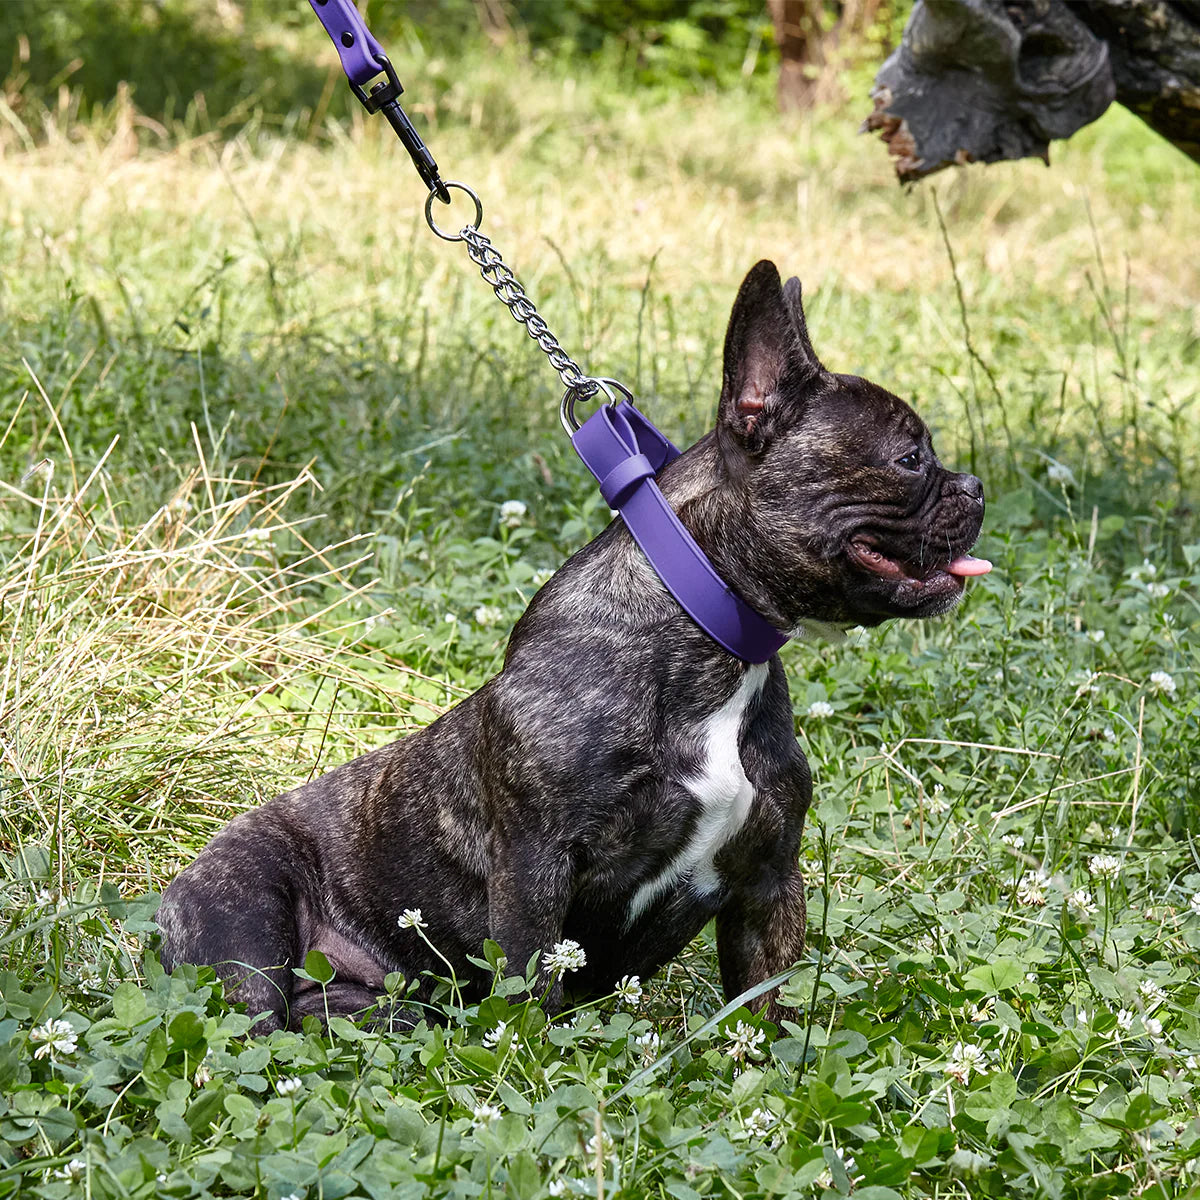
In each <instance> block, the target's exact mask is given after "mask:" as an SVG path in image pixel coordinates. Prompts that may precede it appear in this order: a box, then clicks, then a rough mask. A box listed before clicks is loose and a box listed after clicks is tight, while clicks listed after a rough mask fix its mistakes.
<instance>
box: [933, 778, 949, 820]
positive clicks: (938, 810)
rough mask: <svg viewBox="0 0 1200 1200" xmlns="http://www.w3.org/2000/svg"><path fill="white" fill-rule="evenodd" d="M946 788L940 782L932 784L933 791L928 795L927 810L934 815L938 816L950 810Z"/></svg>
mask: <svg viewBox="0 0 1200 1200" xmlns="http://www.w3.org/2000/svg"><path fill="white" fill-rule="evenodd" d="M945 793H946V789H945V787H944V786H943V785H942V784H940V783H935V784H934V785H933V791H932V792H931V793H930V795H929V811H930V813H931V814H932V815H933V816H935V817H940V816H941V815H942V813H946V812H949V811H950V803H949V801H948V800H947V799H946V795H945Z"/></svg>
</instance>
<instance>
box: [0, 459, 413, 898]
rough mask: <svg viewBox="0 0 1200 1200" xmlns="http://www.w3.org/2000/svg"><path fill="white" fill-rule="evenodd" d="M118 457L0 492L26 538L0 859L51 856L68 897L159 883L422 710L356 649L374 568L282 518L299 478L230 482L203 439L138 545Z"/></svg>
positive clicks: (0, 712)
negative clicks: (102, 885) (218, 834)
mask: <svg viewBox="0 0 1200 1200" xmlns="http://www.w3.org/2000/svg"><path fill="white" fill-rule="evenodd" d="M116 445H117V439H115V438H114V440H113V444H112V445H110V446H109V448H108V452H107V453H106V454H104V455H103V456H102V457H101V458H100V460H99V462H98V463H97V464H96V465H95V466H94V467H93V469H92V470H91V471H90V472H89V473H88V474H87V476H86V477H83V478H79V477H74V478H72V477H71V476H72V471H71V469H70V468H71V467H72V466H73V463H71V462H70V460H68V469H67V470H65V471H56V470H55V469H54V464H53V461H52V460H51V459H46V460H43V462H42V463H40V464H38V465H37V466H35V467H34V468H33V469H32V470H31V471H29V472H28V474H27V475H26V476H25V477H24V478H23V479H21V481H20V482H19V483H18V484H16V485H14V484H11V483H4V482H0V493H2V494H0V520H2V521H3V523H4V525H5V527H7V528H10V529H12V528H19V527H21V526H22V525H24V526H25V527H26V528H25V531H24V532H22V533H20V534H13V535H10V536H9V537H8V538H7V539H5V541H4V543H3V544H0V552H2V555H3V567H0V614H3V616H2V623H3V627H4V638H5V642H6V646H7V651H8V653H7V656H6V658H5V661H4V664H3V667H2V668H0V756H2V759H3V767H4V776H5V781H4V786H5V795H4V804H3V815H2V817H0V846H2V847H3V849H4V850H6V851H8V852H12V851H13V850H15V849H16V848H18V847H25V846H28V845H29V844H31V843H33V844H37V845H39V846H41V847H43V848H46V849H49V850H50V851H51V857H52V861H53V863H54V869H55V871H56V873H57V885H58V887H59V888H60V889H64V888H65V887H66V883H67V880H66V879H65V878H64V875H65V873H66V872H67V870H68V866H69V869H70V872H71V873H72V874H75V873H78V874H80V875H83V876H92V877H96V876H105V875H107V876H110V877H111V876H113V875H117V876H129V875H133V876H134V877H137V876H139V875H140V876H141V881H142V883H143V885H145V884H146V883H147V882H149V881H151V880H154V881H159V880H161V879H163V878H164V877H165V876H169V874H170V873H171V871H172V870H173V868H174V865H175V862H176V855H177V854H178V853H179V852H180V850H181V849H184V848H185V847H186V845H187V844H188V843H189V842H192V841H193V840H196V839H199V840H203V838H205V837H206V836H208V835H209V834H210V833H211V832H212V830H214V829H215V828H216V827H218V826H219V825H220V824H222V823H224V822H225V821H226V820H228V818H229V817H230V816H231V815H233V813H234V812H236V811H237V810H238V809H239V808H241V807H245V806H248V805H250V804H252V803H255V802H257V801H260V800H261V799H263V798H265V797H266V796H269V795H270V794H271V793H272V791H277V790H280V788H281V787H283V786H286V785H287V784H288V783H291V782H297V781H301V780H303V779H304V778H305V777H306V776H308V775H311V774H313V773H315V772H317V771H318V770H321V769H325V768H326V767H327V766H329V765H332V763H331V760H332V761H340V760H342V759H344V758H346V757H350V756H351V755H353V754H356V753H361V752H363V751H365V750H366V749H369V748H371V747H372V746H374V745H379V744H381V743H382V742H383V741H384V740H388V739H390V738H392V737H395V736H398V735H399V734H402V733H403V732H405V731H406V730H407V729H408V728H410V727H411V725H412V723H413V721H414V719H420V720H422V721H423V720H427V719H428V716H429V714H430V711H431V710H432V711H436V708H435V704H434V703H433V702H432V701H431V699H430V694H431V689H430V688H429V687H428V686H427V685H425V684H424V682H423V681H422V680H421V679H420V678H419V677H418V676H417V675H416V673H415V672H413V671H412V670H411V669H408V668H405V667H404V666H403V665H402V664H400V663H398V662H395V661H388V660H387V657H386V656H382V655H380V654H378V653H377V652H376V653H374V654H370V655H368V654H366V653H364V652H362V651H360V650H359V649H356V642H357V641H358V640H359V639H360V637H361V634H362V632H363V625H364V617H363V616H361V615H359V616H351V615H349V614H348V613H347V611H346V610H347V609H348V607H349V606H351V605H352V604H353V603H354V602H355V601H356V600H357V599H358V598H359V597H361V595H362V592H363V588H362V587H361V586H353V585H351V584H350V583H349V574H350V573H351V572H352V571H353V569H354V567H355V566H356V565H358V564H359V563H362V562H363V561H365V559H366V558H367V557H369V556H368V555H367V554H366V552H365V546H364V544H363V542H362V539H357V538H356V539H353V541H352V543H351V544H343V545H331V546H320V547H318V546H315V545H312V544H311V543H309V541H308V539H307V534H306V528H305V527H306V525H307V524H309V523H310V522H311V518H303V519H293V518H291V517H290V516H289V507H293V508H294V507H295V506H296V504H295V501H296V499H297V496H298V495H300V494H309V493H312V492H313V491H314V489H315V488H316V481H315V480H314V478H313V476H312V474H311V472H310V471H308V470H305V471H302V472H301V473H299V474H298V475H297V476H296V477H295V478H294V479H292V480H290V481H288V482H287V483H283V484H277V485H260V484H257V483H256V482H255V481H254V479H252V478H238V477H233V476H228V475H225V474H223V473H222V472H221V471H219V470H218V469H215V468H213V467H211V466H210V465H209V464H207V463H206V462H205V461H204V457H203V453H202V452H201V451H200V445H199V440H198V438H197V450H198V457H199V459H200V461H199V465H198V466H197V467H196V468H194V469H193V470H191V471H190V473H188V475H187V476H186V477H185V479H184V480H183V481H182V483H181V484H180V485H179V487H178V489H177V490H176V492H175V495H174V496H173V498H172V499H171V500H170V502H169V503H167V504H165V505H163V506H162V507H160V508H158V509H157V510H156V511H155V512H154V513H153V515H152V516H150V517H149V519H147V520H145V521H141V522H139V523H138V524H136V525H133V526H130V525H129V523H128V519H127V515H126V513H127V510H128V507H129V505H128V497H126V496H125V495H124V494H123V491H124V488H123V486H122V485H120V484H117V483H114V481H113V480H112V479H111V478H110V476H109V474H108V468H107V464H108V461H109V459H110V457H111V455H112V453H113V451H114V449H115V447H116ZM2 449H3V445H2V444H0V450H2ZM64 476H66V477H65V478H64ZM355 551H356V552H357V553H354V552H355ZM359 607H360V609H361V606H359ZM366 620H369V618H366ZM414 684H415V685H416V688H418V689H422V688H423V690H424V692H425V693H426V694H425V696H424V698H423V699H419V698H418V697H417V696H416V695H415V694H414V691H413V690H412V688H413V685H414ZM331 724H335V725H336V729H337V738H336V739H334V741H333V742H329V741H328V738H327V735H328V731H329V727H330V725H331ZM181 831H187V832H186V833H184V834H183V836H182V837H181ZM110 860H112V861H110Z"/></svg>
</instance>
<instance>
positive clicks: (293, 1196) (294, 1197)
mask: <svg viewBox="0 0 1200 1200" xmlns="http://www.w3.org/2000/svg"><path fill="white" fill-rule="evenodd" d="M306 1195H308V1193H307V1192H288V1194H287V1195H286V1196H280V1197H279V1200H304V1197H305V1196H306Z"/></svg>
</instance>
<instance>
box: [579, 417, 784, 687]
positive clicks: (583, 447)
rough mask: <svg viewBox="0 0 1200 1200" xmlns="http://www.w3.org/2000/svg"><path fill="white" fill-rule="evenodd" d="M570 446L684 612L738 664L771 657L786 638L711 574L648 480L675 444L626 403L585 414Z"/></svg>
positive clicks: (670, 456) (672, 452)
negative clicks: (587, 416)
mask: <svg viewBox="0 0 1200 1200" xmlns="http://www.w3.org/2000/svg"><path fill="white" fill-rule="evenodd" d="M571 445H573V446H574V447H575V452H576V453H577V454H578V455H579V457H580V458H581V459H583V464H584V466H585V467H587V469H588V470H589V471H591V473H592V474H593V475H594V476H595V477H596V480H597V482H598V483H599V484H600V494H601V495H602V496H603V497H604V499H605V501H606V502H607V504H608V506H609V508H614V509H616V510H617V512H619V513H620V514H621V517H622V519H623V520H624V522H625V525H626V526H627V528H628V529H629V532H630V533H631V534H633V540H634V541H635V542H637V544H638V545H639V546H640V547H641V548H642V552H643V553H644V554H645V555H646V557H647V558H648V559H649V560H650V565H651V566H652V567H653V568H654V569H655V571H657V572H658V577H659V578H660V579H661V580H662V581H663V583H664V584H665V585H666V588H667V591H669V592H670V593H671V595H672V596H674V597H675V599H676V600H678V601H679V604H680V605H681V606H682V608H683V610H684V612H686V613H687V615H688V616H689V617H691V618H692V620H693V621H695V622H696V624H697V625H699V626H700V628H701V629H703V630H704V632H705V633H707V634H708V636H709V637H711V638H712V639H713V641H715V642H717V644H718V645H720V646H723V647H724V648H725V649H726V650H728V651H729V653H730V654H732V655H734V656H735V657H737V658H740V659H742V660H743V662H749V663H764V662H766V661H767V659H769V658H771V657H772V655H774V654H775V653H776V652H777V651H778V650H779V648H780V647H781V646H782V645H783V644H784V643H785V642H786V641H787V640H788V635H787V634H786V633H780V632H779V630H778V629H776V628H775V626H774V625H772V624H771V623H770V622H769V621H768V620H767V619H766V618H765V617H763V616H762V615H760V614H759V613H757V612H755V610H754V609H752V608H751V607H750V606H749V605H748V604H747V603H746V602H745V601H744V600H743V599H742V598H741V597H740V596H739V595H737V593H736V592H734V591H733V589H732V588H730V586H729V585H728V584H727V583H726V582H725V581H724V580H723V579H722V578H721V577H720V576H719V575H718V574H717V572H716V571H715V570H714V569H713V565H712V563H710V562H709V561H708V558H707V556H706V555H705V553H704V551H703V550H701V549H700V547H699V546H698V545H697V544H696V540H695V538H693V537H692V535H691V534H690V533H688V531H687V530H686V529H685V528H684V527H683V523H682V522H681V521H680V520H679V518H678V517H677V516H676V515H675V513H674V511H673V510H672V508H671V506H670V505H669V504H668V503H667V499H666V497H665V496H664V495H663V494H662V492H661V491H660V490H659V486H658V484H657V483H656V482H655V479H654V477H655V475H657V474H658V472H659V471H660V470H662V468H663V467H665V466H666V465H667V463H669V462H670V461H671V460H672V459H673V458H678V457H679V451H678V450H677V449H676V448H675V446H673V445H672V444H671V442H670V441H669V440H668V439H667V438H666V437H665V436H664V435H663V434H662V433H660V432H659V431H658V430H657V429H655V427H654V426H653V425H652V424H651V423H650V422H649V421H648V420H647V419H646V418H645V417H644V416H643V415H642V414H641V413H640V412H638V410H637V409H636V408H634V406H633V405H632V404H630V403H629V402H628V401H627V400H621V401H619V402H618V403H616V404H605V405H603V406H602V407H601V408H600V409H598V410H597V411H596V412H595V413H593V414H592V415H591V416H590V417H589V418H588V419H587V420H586V421H585V422H584V423H583V424H582V425H581V426H580V427H579V428H578V429H577V430H576V431H575V433H574V434H572V436H571Z"/></svg>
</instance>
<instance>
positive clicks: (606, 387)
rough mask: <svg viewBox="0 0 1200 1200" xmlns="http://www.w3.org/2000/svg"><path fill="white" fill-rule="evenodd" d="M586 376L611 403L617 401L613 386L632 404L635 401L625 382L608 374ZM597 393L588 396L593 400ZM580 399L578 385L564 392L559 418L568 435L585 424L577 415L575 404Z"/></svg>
mask: <svg viewBox="0 0 1200 1200" xmlns="http://www.w3.org/2000/svg"><path fill="white" fill-rule="evenodd" d="M584 378H585V380H586V381H588V382H591V383H594V384H596V390H597V391H599V392H603V393H604V394H605V395H606V396H607V397H608V403H609V404H616V403H617V398H616V396H614V395H613V388H616V389H617V391H618V392H620V393H621V395H622V396H624V398H625V399H626V400H628V401H629V403H630V404H632V403H633V393H632V392H631V391H630V390H629V389H628V388H627V387H626V386H625V385H624V384H623V383H619V382H618V381H617V380H615V379H609V378H608V377H607V376H592V375H589V376H585V377H584ZM595 395H596V393H595V392H593V393H592V394H591V395H590V396H588V397H587V398H588V399H589V400H591V399H593V398H594V397H595ZM580 399H582V397H581V396H580V395H579V389H578V388H577V387H569V388H567V390H566V391H565V392H564V393H563V398H562V404H560V405H559V409H558V416H559V420H561V421H562V424H563V428H564V429H565V430H566V431H567V435H568V436H570V435H572V434H575V433H577V432H578V431H579V427H580V425H582V424H583V422H582V421H580V420H579V418H578V417H576V416H575V404H576V402H577V401H579V400H580Z"/></svg>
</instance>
